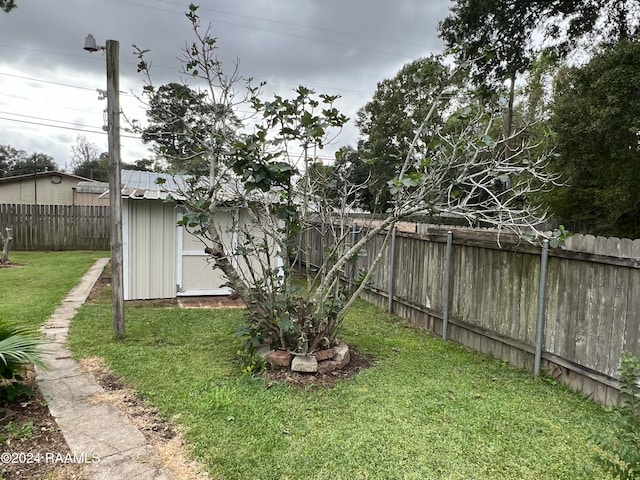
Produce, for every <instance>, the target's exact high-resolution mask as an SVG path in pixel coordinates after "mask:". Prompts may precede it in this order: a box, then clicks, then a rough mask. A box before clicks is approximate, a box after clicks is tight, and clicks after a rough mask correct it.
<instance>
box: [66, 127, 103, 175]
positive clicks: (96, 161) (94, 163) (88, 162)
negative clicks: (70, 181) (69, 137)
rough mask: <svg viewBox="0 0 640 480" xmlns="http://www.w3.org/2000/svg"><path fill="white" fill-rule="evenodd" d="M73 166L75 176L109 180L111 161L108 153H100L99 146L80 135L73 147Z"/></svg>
mask: <svg viewBox="0 0 640 480" xmlns="http://www.w3.org/2000/svg"><path fill="white" fill-rule="evenodd" d="M71 166H72V168H73V170H72V172H73V174H74V175H78V176H80V177H84V178H89V179H91V180H97V181H99V182H106V181H108V179H109V160H108V157H107V154H106V153H102V154H100V153H98V146H97V145H96V144H95V143H92V142H90V141H88V140H87V138H86V137H85V136H84V135H78V137H77V138H76V143H74V144H73V145H72V146H71Z"/></svg>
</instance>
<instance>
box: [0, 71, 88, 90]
mask: <svg viewBox="0 0 640 480" xmlns="http://www.w3.org/2000/svg"><path fill="white" fill-rule="evenodd" d="M0 75H4V76H5V77H13V78H19V79H21V80H31V81H33V82H41V83H49V84H51V85H58V86H61V87H69V88H77V89H78V90H90V91H92V92H95V91H96V89H95V88H89V87H81V86H79V85H69V84H68V83H61V82H52V81H50V80H42V79H40V78H31V77H23V76H22V75H14V74H13V73H5V72H0Z"/></svg>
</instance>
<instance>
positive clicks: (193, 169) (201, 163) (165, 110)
mask: <svg viewBox="0 0 640 480" xmlns="http://www.w3.org/2000/svg"><path fill="white" fill-rule="evenodd" d="M147 118H148V119H149V125H148V126H147V127H146V128H145V129H144V130H143V131H142V140H143V141H144V142H145V143H149V142H152V143H154V144H155V147H156V151H157V153H158V154H159V155H160V156H162V157H164V158H165V159H166V160H167V161H168V162H169V164H170V165H171V167H172V168H174V169H176V170H180V171H188V172H189V173H192V174H207V173H208V172H209V167H208V158H207V155H209V154H210V153H211V149H212V148H218V149H220V148H223V149H224V148H225V147H228V146H229V145H230V144H231V143H232V139H233V136H234V130H235V129H237V128H239V126H240V121H239V120H238V119H237V117H236V116H235V115H234V114H233V112H232V111H229V109H226V108H224V107H223V106H222V105H216V104H212V103H210V102H207V93H206V92H204V91H196V90H194V89H192V88H190V87H189V86H187V85H184V84H180V83H168V84H166V85H162V86H160V87H159V88H158V89H157V91H155V92H154V94H153V96H152V97H151V99H150V102H149V109H148V110H147ZM222 118H224V120H225V121H224V122H221V121H220V120H221V119H222ZM219 125H225V126H224V127H220V126H219Z"/></svg>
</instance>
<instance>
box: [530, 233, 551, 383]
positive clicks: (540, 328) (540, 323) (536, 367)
mask: <svg viewBox="0 0 640 480" xmlns="http://www.w3.org/2000/svg"><path fill="white" fill-rule="evenodd" d="M548 259H549V240H544V241H543V242H542V253H541V257H540V284H539V286H538V318H537V321H536V351H535V357H534V362H533V375H534V376H535V377H537V376H538V375H540V361H541V359H542V337H543V333H544V308H545V297H546V288H547V263H548Z"/></svg>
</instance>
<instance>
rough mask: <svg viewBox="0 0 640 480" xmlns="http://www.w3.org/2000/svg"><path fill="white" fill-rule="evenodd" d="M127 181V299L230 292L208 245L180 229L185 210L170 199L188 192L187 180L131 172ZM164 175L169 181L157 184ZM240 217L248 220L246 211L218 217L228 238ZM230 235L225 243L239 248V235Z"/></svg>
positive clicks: (124, 187) (124, 230)
mask: <svg viewBox="0 0 640 480" xmlns="http://www.w3.org/2000/svg"><path fill="white" fill-rule="evenodd" d="M121 177H122V178H121V180H122V202H123V203H122V234H123V274H124V298H125V300H142V299H154V298H174V297H176V296H189V295H191V296H194V295H228V294H230V293H231V290H230V289H229V288H228V287H225V286H224V284H225V278H224V276H223V275H222V272H221V271H220V270H219V269H214V268H213V265H212V264H211V263H210V259H209V255H207V254H206V253H205V251H204V250H205V247H206V245H205V244H203V243H202V242H201V241H200V240H199V239H198V238H197V237H195V236H193V235H191V234H190V233H189V232H188V231H187V229H185V228H183V227H181V226H178V225H177V221H178V220H179V219H180V218H182V214H181V209H180V207H179V206H178V205H176V203H174V202H166V201H165V200H166V199H167V197H168V196H169V195H170V194H173V196H179V192H181V191H186V189H187V182H186V178H185V177H181V176H172V175H168V174H162V173H155V172H141V171H129V170H123V171H122V175H121ZM158 177H161V178H163V179H164V180H165V183H164V184H163V185H158V184H157V183H156V179H157V178H158ZM234 215H235V216H236V217H235V218H236V219H237V218H240V219H242V218H243V217H244V216H245V215H246V213H243V212H242V211H238V210H237V209H229V210H225V211H220V212H218V213H216V217H214V218H215V219H216V220H217V222H218V224H219V225H221V226H222V227H223V228H222V230H223V234H224V231H225V229H224V225H229V224H230V222H231V221H232V219H233V218H234ZM227 235H228V237H227V238H226V241H225V244H227V245H233V244H234V243H235V240H234V239H233V238H232V237H233V234H231V233H227Z"/></svg>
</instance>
